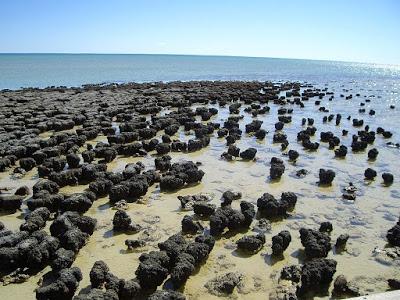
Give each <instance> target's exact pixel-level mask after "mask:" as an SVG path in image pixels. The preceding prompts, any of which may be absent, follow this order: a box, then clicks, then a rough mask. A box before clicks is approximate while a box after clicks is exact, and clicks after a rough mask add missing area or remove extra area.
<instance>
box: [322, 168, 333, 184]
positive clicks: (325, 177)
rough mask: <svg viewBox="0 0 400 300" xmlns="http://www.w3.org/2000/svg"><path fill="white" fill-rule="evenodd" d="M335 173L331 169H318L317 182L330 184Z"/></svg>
mask: <svg viewBox="0 0 400 300" xmlns="http://www.w3.org/2000/svg"><path fill="white" fill-rule="evenodd" d="M335 176H336V174H335V172H334V171H333V170H325V169H319V184H322V185H330V184H331V183H332V181H333V179H334V178H335Z"/></svg>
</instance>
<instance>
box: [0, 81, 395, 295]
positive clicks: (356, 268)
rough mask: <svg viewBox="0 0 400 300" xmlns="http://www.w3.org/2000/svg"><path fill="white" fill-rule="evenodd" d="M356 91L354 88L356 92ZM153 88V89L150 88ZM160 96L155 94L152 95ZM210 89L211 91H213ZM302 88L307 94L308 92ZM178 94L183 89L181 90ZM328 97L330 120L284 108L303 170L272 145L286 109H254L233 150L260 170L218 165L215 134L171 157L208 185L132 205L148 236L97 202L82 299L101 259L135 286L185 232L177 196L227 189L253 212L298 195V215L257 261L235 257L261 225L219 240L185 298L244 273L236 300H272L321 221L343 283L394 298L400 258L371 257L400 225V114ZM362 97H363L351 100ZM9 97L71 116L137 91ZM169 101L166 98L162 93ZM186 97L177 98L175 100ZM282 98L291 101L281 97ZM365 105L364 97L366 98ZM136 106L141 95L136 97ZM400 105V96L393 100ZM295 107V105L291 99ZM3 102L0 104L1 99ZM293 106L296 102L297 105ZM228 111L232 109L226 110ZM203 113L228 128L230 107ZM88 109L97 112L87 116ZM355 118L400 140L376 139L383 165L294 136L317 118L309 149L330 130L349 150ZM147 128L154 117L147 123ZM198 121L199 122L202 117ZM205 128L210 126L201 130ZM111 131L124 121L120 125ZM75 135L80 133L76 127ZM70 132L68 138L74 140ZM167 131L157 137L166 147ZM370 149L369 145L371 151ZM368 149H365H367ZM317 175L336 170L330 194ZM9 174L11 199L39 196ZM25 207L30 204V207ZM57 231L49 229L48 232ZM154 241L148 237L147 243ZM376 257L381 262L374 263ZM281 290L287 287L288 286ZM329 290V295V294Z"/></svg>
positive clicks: (9, 222)
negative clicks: (168, 243)
mask: <svg viewBox="0 0 400 300" xmlns="http://www.w3.org/2000/svg"><path fill="white" fill-rule="evenodd" d="M354 88H357V87H356V86H355V87H354ZM150 89H153V88H152V87H151V88H150ZM154 89H155V90H157V85H156V86H155V88H154ZM210 89H211V90H212V88H210ZM302 89H303V88H302ZM178 90H179V89H178ZM328 90H329V91H333V92H334V93H335V96H334V99H333V100H332V101H328V96H325V97H324V98H323V99H322V100H321V101H322V103H321V105H320V106H325V107H326V108H328V109H329V110H330V111H329V113H323V112H319V111H318V108H319V106H316V105H315V104H314V100H317V98H315V99H310V100H309V101H303V102H304V104H305V107H304V108H300V107H298V106H295V105H292V104H287V105H286V106H285V107H288V108H293V109H294V111H293V114H291V115H292V122H291V123H289V124H285V126H284V129H283V132H284V133H285V134H286V135H287V136H288V141H289V142H290V144H289V147H288V149H287V150H289V149H293V150H296V151H298V152H299V153H300V157H299V158H298V159H297V161H296V162H289V161H288V157H287V155H286V153H287V151H282V150H281V146H280V144H279V143H275V144H274V143H272V136H273V134H274V131H275V128H274V124H275V123H276V122H277V109H278V108H280V107H281V106H280V105H276V104H274V103H272V102H270V103H269V104H268V105H269V106H270V108H271V110H270V111H269V112H268V113H267V114H265V115H258V116H257V117H252V116H251V114H249V113H247V112H245V111H244V108H245V107H247V106H248V105H242V107H241V108H240V115H243V116H244V118H243V119H242V120H241V121H240V122H239V124H240V128H241V129H242V130H243V135H242V138H241V139H240V140H238V141H237V142H236V145H237V146H238V147H239V148H240V149H242V150H244V149H246V148H248V147H254V148H256V149H257V155H256V159H255V160H254V161H242V160H241V159H240V158H239V159H234V160H233V161H226V160H225V159H223V158H221V154H222V153H223V152H224V151H226V149H227V146H226V140H225V138H218V137H217V135H216V133H214V134H212V135H211V141H210V145H209V146H207V147H205V148H203V149H202V150H200V151H196V152H193V153H182V152H171V153H169V155H170V156H171V157H172V161H173V162H177V161H180V160H192V161H194V162H201V166H200V167H199V168H200V169H201V170H203V171H204V173H205V175H204V177H203V180H202V181H201V183H199V184H197V185H195V186H190V187H185V188H183V189H181V190H178V191H176V192H168V193H166V192H162V191H160V188H159V185H158V184H155V185H154V186H152V187H151V188H149V191H148V192H147V193H146V195H145V196H143V197H141V198H140V199H139V200H138V201H137V202H135V203H129V204H128V205H129V208H128V210H127V213H128V214H129V215H130V216H131V217H132V219H133V220H134V222H135V223H137V224H140V225H141V226H142V227H143V228H144V229H143V230H142V231H141V232H139V233H136V234H134V235H127V234H125V233H119V234H115V233H113V230H112V218H113V216H114V214H115V212H116V210H115V209H114V208H112V207H111V205H110V204H109V199H108V197H104V198H100V199H98V200H96V201H95V202H94V204H93V205H92V207H91V208H90V209H89V211H88V212H86V215H88V216H91V217H93V218H96V219H97V228H96V231H95V232H94V234H93V235H92V236H91V237H90V238H89V241H88V242H87V244H86V245H85V246H84V247H83V248H82V249H81V250H80V251H79V254H78V256H77V258H76V260H75V262H74V264H73V266H78V267H79V268H80V269H81V271H82V274H83V280H82V281H81V282H80V285H79V289H78V291H77V293H76V294H78V293H79V290H81V289H83V290H85V289H86V288H87V287H90V280H89V276H88V275H89V272H90V269H91V267H92V266H93V264H94V262H95V261H97V260H103V261H104V262H106V263H107V264H108V266H109V267H110V270H111V272H112V273H113V274H115V275H116V276H118V277H120V278H125V279H130V278H133V277H134V272H135V270H136V268H137V266H138V265H139V260H138V257H139V256H140V254H142V253H144V252H148V251H151V250H157V249H158V247H157V243H159V242H161V241H164V240H166V239H167V238H168V237H169V236H171V235H172V234H175V233H178V232H180V230H181V220H182V218H183V216H185V215H186V214H192V213H193V212H187V211H182V210H181V206H180V202H179V200H178V199H177V196H179V195H194V194H198V193H206V194H209V195H212V197H213V200H212V203H214V204H216V205H217V206H220V203H221V200H220V199H221V195H222V193H223V192H225V191H227V190H232V191H240V192H241V193H242V199H241V200H245V201H249V202H251V203H254V204H255V203H256V201H257V199H258V198H259V197H261V195H262V194H263V193H265V192H268V193H271V194H273V195H274V196H276V197H279V196H280V195H281V193H282V192H288V191H291V192H294V193H296V195H297V196H298V201H297V204H296V207H295V210H294V211H293V212H291V215H290V216H289V217H288V218H286V219H283V220H281V221H276V222H272V229H271V231H269V232H266V244H265V245H264V246H263V248H262V249H261V251H260V252H258V253H256V254H254V255H252V256H244V255H242V254H240V253H238V252H237V250H236V245H235V242H236V241H237V240H238V239H239V238H240V237H242V236H243V235H248V234H252V233H255V232H253V230H252V229H253V227H254V226H255V225H256V223H257V221H256V220H255V221H253V223H252V225H251V227H250V229H249V231H248V232H240V233H236V234H233V235H223V236H222V237H221V238H219V239H217V240H216V245H215V247H214V249H213V250H212V251H211V253H210V255H209V258H208V260H207V261H206V263H205V264H204V265H202V266H201V267H200V268H199V269H198V270H196V272H195V274H193V275H192V276H191V277H190V278H189V280H188V281H187V282H186V284H185V286H184V288H183V289H181V291H182V292H183V293H184V294H185V296H186V297H187V299H218V298H219V297H218V296H214V295H211V294H210V293H209V292H208V291H207V289H206V287H205V284H206V283H207V281H209V280H210V279H212V278H214V277H215V276H217V275H222V274H225V273H227V272H238V273H240V274H242V275H243V280H242V283H241V284H240V285H239V286H238V287H237V288H236V289H235V290H234V292H233V294H232V295H229V296H228V297H229V299H267V298H268V297H269V296H270V295H271V298H273V295H274V291H275V289H276V287H277V286H278V285H279V274H280V271H281V270H282V268H283V267H284V266H287V265H292V264H302V263H303V262H304V251H303V246H302V245H301V242H300V238H299V233H298V230H299V229H300V228H301V227H307V228H313V229H318V227H319V225H320V223H321V222H323V221H330V222H331V223H332V224H333V232H332V233H331V234H330V235H331V238H332V241H333V242H334V241H335V240H336V238H337V237H338V236H339V235H340V234H342V233H347V234H349V235H350V238H349V241H348V243H347V249H346V251H344V252H342V253H336V252H335V250H334V249H333V250H332V251H330V252H329V254H328V258H332V259H334V260H336V261H337V271H336V273H335V277H336V275H339V274H344V275H345V276H346V277H347V279H348V280H351V281H354V282H355V283H356V284H357V286H358V287H359V288H360V292H361V293H362V294H366V293H376V292H383V291H385V290H387V289H388V286H387V283H386V280H387V279H388V278H399V276H400V272H399V270H400V269H399V262H400V260H399V258H397V259H387V258H384V262H385V263H382V259H379V255H380V254H376V251H375V252H374V249H384V248H385V247H386V246H387V241H386V238H385V236H386V232H387V230H388V229H390V228H391V227H392V226H394V224H395V223H396V221H397V219H398V217H399V211H400V201H399V199H400V189H399V184H398V178H400V161H399V157H400V152H399V149H398V148H396V147H388V146H387V145H386V143H387V142H388V141H392V142H398V141H399V139H398V137H399V134H398V132H397V130H398V126H399V121H398V120H399V117H400V114H399V112H398V109H397V108H396V109H395V110H390V109H389V107H388V104H387V103H384V104H383V103H382V101H384V100H383V99H378V98H377V97H371V95H375V96H377V95H378V94H379V93H382V92H380V91H377V90H372V91H365V90H364V91H363V90H361V91H360V90H353V91H348V92H344V91H343V88H340V87H339V86H337V85H336V86H335V85H332V86H328ZM357 92H360V96H359V97H356V96H354V95H355V93H357ZM10 93H11V94H12V95H16V96H17V95H18V96H23V97H25V98H35V99H40V98H42V97H46V99H47V100H46V101H47V102H49V101H52V100H53V99H57V98H62V99H67V98H69V99H73V100H72V101H69V102H67V103H66V104H64V105H65V107H66V109H67V110H68V107H69V105H72V106H74V105H75V106H76V105H81V106H82V107H85V106H86V105H85V101H86V103H87V102H88V101H92V100H95V99H101V100H102V101H105V102H108V103H109V104H110V105H111V106H112V103H113V101H120V100H121V99H124V97H127V96H129V94H130V89H127V90H121V91H118V89H117V91H116V92H115V91H111V90H110V89H104V90H101V92H100V91H93V90H88V91H83V92H82V93H79V94H75V93H74V92H72V91H70V90H66V91H65V92H64V93H62V94H61V93H58V92H56V91H54V92H44V91H41V90H38V91H22V92H9V93H2V94H1V96H0V98H2V99H4V98H5V97H9V95H10ZM165 93H166V94H167V93H168V90H167V91H165ZM178 93H179V91H178ZM340 94H345V95H349V94H353V99H351V100H345V99H344V98H341V97H340V96H339V95H340ZM282 95H284V92H283V93H282ZM365 96H366V97H367V98H365ZM130 97H131V98H132V100H133V101H134V99H135V94H134V95H133V96H130ZM396 97H397V98H398V97H399V96H398V94H397V95H396ZM292 98H293V97H292ZM2 99H0V101H1V100H2ZM288 99H291V98H290V97H289V98H288ZM365 99H371V102H370V103H366V104H367V107H366V108H367V112H368V107H371V108H374V109H375V110H376V115H375V116H369V115H368V113H365V114H360V113H358V109H359V108H360V107H359V103H360V102H364V101H365ZM228 105H229V103H228ZM199 106H205V107H215V108H217V109H218V114H217V115H216V116H213V117H212V118H211V120H210V121H212V122H215V123H221V124H223V122H224V120H226V118H227V117H228V116H229V109H228V106H225V107H220V106H219V105H218V104H204V105H199V104H194V105H193V106H191V107H192V108H193V109H195V108H196V107H199ZM88 109H90V107H89V108H88ZM171 110H172V111H173V110H176V109H175V108H171V107H163V108H162V110H161V112H160V113H159V114H167V113H168V112H170V111H171ZM336 113H340V114H342V116H343V119H342V121H341V124H340V125H339V126H335V124H334V122H327V123H323V122H322V118H323V116H325V115H329V114H336ZM348 115H351V116H352V117H353V118H363V119H364V122H365V123H364V124H365V125H366V124H368V125H370V127H371V129H373V130H374V129H376V127H377V126H382V127H384V128H385V129H388V130H391V131H392V132H393V133H394V135H393V137H392V138H391V139H384V138H382V137H381V136H379V135H377V137H376V140H375V143H374V145H373V147H376V148H377V149H378V150H379V156H378V158H377V159H376V161H368V159H367V151H363V152H360V153H353V152H352V151H351V149H349V152H348V154H347V156H346V158H345V159H338V158H335V157H334V153H333V151H332V150H330V149H328V145H327V144H326V143H321V145H320V147H319V149H318V150H317V151H315V152H309V151H306V150H304V148H303V147H302V145H301V143H298V142H296V134H297V132H298V131H299V130H301V128H302V126H301V120H302V118H304V117H306V118H307V117H312V118H314V119H315V124H314V126H315V127H316V128H317V133H316V136H315V137H313V138H312V141H319V133H320V132H321V131H332V132H333V133H334V134H335V135H336V136H339V137H340V139H341V143H342V144H344V145H347V146H349V145H350V144H351V139H352V134H355V133H357V130H359V128H356V127H353V126H352V123H351V120H346V117H347V116H348ZM147 118H148V120H149V119H150V115H147ZM196 118H197V120H198V122H202V121H201V118H200V117H199V116H197V117H196ZM254 119H257V120H262V121H263V124H262V126H261V128H263V129H265V130H267V131H269V133H268V134H267V136H266V138H265V139H264V140H262V141H259V140H256V138H255V137H254V136H252V135H249V134H246V133H245V125H246V124H248V123H250V122H251V121H252V120H254ZM203 123H204V124H206V123H207V122H203ZM113 124H114V126H118V125H119V122H116V121H115V120H114V123H113ZM76 128H78V127H76ZM76 128H74V129H73V130H69V131H70V132H71V131H72V132H73V131H74V130H75V129H76ZM343 129H347V130H349V134H348V135H347V136H344V137H343V136H342V134H341V132H342V130H343ZM52 134H53V132H51V131H50V132H46V133H44V134H43V133H42V134H41V135H40V137H41V138H44V139H45V138H47V137H49V136H51V135H52ZM162 134H163V132H162V131H160V132H158V134H157V137H158V138H160V137H161V135H162ZM172 138H179V139H180V140H182V141H187V140H188V139H190V138H194V134H193V132H184V131H182V130H181V129H180V130H179V132H178V133H177V134H176V136H175V137H172ZM96 142H107V138H106V137H105V136H104V135H99V136H98V137H97V138H96V139H95V140H94V141H90V143H92V144H95V143H96ZM370 148H372V146H369V147H368V149H370ZM368 149H367V150H368ZM273 156H276V157H279V158H282V159H283V160H284V163H285V167H286V169H285V172H284V174H283V176H282V178H281V179H280V180H279V181H271V180H270V179H269V166H270V163H269V161H270V159H271V158H272V157H273ZM155 157H157V154H156V153H155V151H152V152H150V153H148V155H146V156H144V157H121V156H118V157H117V158H116V159H115V160H114V161H112V162H111V163H108V171H112V172H121V171H123V169H124V167H125V165H126V164H128V163H135V162H138V161H140V162H142V163H144V165H145V166H146V170H147V169H148V168H153V167H154V158H155ZM368 167H371V168H373V169H374V170H376V171H377V172H378V176H377V177H376V179H375V180H373V181H367V180H364V175H363V174H364V170H365V169H366V168H368ZM320 168H327V169H332V170H334V171H335V172H336V177H335V179H334V181H333V184H332V186H330V187H321V186H318V184H317V182H318V170H319V169H320ZM299 169H306V170H309V171H310V173H309V174H308V175H306V176H305V177H304V178H299V177H297V176H296V175H295V173H296V171H297V170H299ZM383 172H391V173H392V174H393V175H394V178H395V181H394V183H393V184H392V185H390V186H385V185H384V184H383V183H382V179H381V177H380V175H381V174H382V173H383ZM11 173H12V169H9V170H7V171H6V172H3V173H0V187H10V188H11V190H10V193H13V192H14V190H15V189H16V188H18V187H19V186H22V185H27V186H28V187H30V188H31V187H32V186H33V185H34V184H35V182H37V180H38V177H37V169H36V168H34V169H33V170H32V171H29V172H27V174H25V175H24V176H23V177H22V178H21V179H12V175H11ZM349 182H352V183H353V184H354V186H356V187H357V188H358V191H357V199H356V200H355V201H347V200H344V199H342V193H343V188H344V187H346V186H347V185H348V183H349ZM87 187H88V186H87V185H79V186H73V187H64V188H62V189H61V191H60V192H61V193H63V194H66V195H68V194H71V193H76V192H82V191H84V190H85V189H86V188H87ZM27 199H28V198H27ZM239 204H240V201H234V202H233V203H232V207H233V208H235V209H239ZM27 211H28V210H27V207H26V206H25V204H23V206H22V211H17V212H15V213H12V214H7V213H2V215H1V216H0V221H2V222H3V223H4V225H5V227H6V228H8V229H11V230H18V228H19V226H20V224H22V223H23V216H24V213H26V212H27ZM201 223H202V224H203V226H204V227H205V228H206V229H205V232H206V233H207V231H208V228H209V221H207V220H203V221H201ZM50 224H51V222H50V221H49V222H47V226H46V229H47V230H48V227H49V225H50ZM281 230H288V231H290V233H291V235H292V242H291V243H290V245H289V247H288V249H287V250H286V251H285V253H284V258H283V259H282V260H276V259H275V258H274V257H273V256H272V255H271V253H272V251H271V244H272V242H271V238H272V236H274V235H276V234H277V233H279V232H280V231H281ZM147 233H148V235H146V234H147ZM141 237H142V238H145V239H147V240H146V241H147V245H146V246H145V247H143V248H139V249H137V250H133V251H127V250H126V246H125V245H124V241H125V240H126V239H127V238H141ZM377 257H378V259H377ZM48 271H50V268H49V267H46V268H45V269H43V270H42V271H41V272H39V273H38V274H37V275H35V276H32V277H31V278H30V279H29V280H28V281H27V282H24V283H21V284H9V285H7V286H2V287H1V288H0V297H1V298H2V299H7V298H12V299H34V298H35V294H34V292H33V291H34V289H35V288H36V287H37V286H38V285H37V282H38V281H39V279H40V278H41V277H42V276H43V275H44V274H46V273H47V272H48ZM281 283H282V282H281ZM332 286H333V284H331V287H330V292H331V291H332ZM330 292H329V294H325V295H315V297H314V299H327V298H330V297H331V296H330Z"/></svg>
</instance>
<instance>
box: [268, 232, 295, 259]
mask: <svg viewBox="0 0 400 300" xmlns="http://www.w3.org/2000/svg"><path fill="white" fill-rule="evenodd" d="M291 241H292V237H291V235H290V232H289V231H287V230H283V231H281V232H279V233H278V234H277V235H275V236H273V237H272V254H273V255H276V256H281V255H282V254H283V252H284V251H285V250H286V249H287V247H289V244H290V242H291Z"/></svg>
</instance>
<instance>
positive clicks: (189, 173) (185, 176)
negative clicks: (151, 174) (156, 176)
mask: <svg viewBox="0 0 400 300" xmlns="http://www.w3.org/2000/svg"><path fill="white" fill-rule="evenodd" d="M203 176H204V172H203V171H202V170H199V168H198V167H197V165H196V164H195V163H193V162H191V161H184V162H179V163H174V164H173V165H172V166H171V168H170V169H169V171H168V172H167V173H165V174H164V175H163V176H162V177H161V181H160V188H161V189H163V190H177V189H180V188H182V187H183V186H184V185H185V184H192V183H197V182H200V181H201V179H202V178H203Z"/></svg>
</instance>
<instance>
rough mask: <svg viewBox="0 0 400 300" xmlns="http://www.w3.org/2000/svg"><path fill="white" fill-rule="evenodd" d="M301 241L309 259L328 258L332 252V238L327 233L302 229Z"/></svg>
mask: <svg viewBox="0 0 400 300" xmlns="http://www.w3.org/2000/svg"><path fill="white" fill-rule="evenodd" d="M300 239H301V244H302V245H303V246H304V248H305V253H306V255H307V257H308V258H309V259H311V258H319V257H326V256H327V255H328V252H329V250H331V238H330V237H329V236H328V235H327V234H325V233H322V232H319V231H315V230H312V229H306V228H301V229H300Z"/></svg>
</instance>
